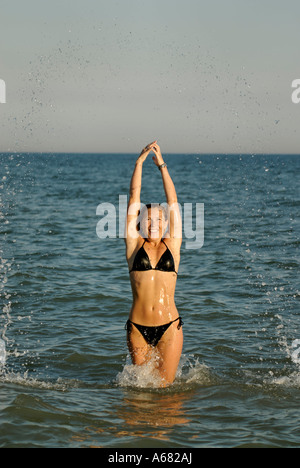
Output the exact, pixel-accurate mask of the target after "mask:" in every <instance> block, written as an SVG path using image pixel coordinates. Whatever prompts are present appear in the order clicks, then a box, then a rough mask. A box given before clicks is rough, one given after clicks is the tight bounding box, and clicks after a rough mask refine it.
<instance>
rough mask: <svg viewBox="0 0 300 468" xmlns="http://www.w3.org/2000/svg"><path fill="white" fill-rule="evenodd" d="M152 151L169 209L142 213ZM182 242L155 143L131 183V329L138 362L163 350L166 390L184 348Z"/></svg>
mask: <svg viewBox="0 0 300 468" xmlns="http://www.w3.org/2000/svg"><path fill="white" fill-rule="evenodd" d="M150 152H153V153H154V156H153V158H152V159H153V161H154V163H155V164H156V166H157V167H158V168H159V170H160V173H161V177H162V181H163V186H164V190H165V194H166V199H167V207H168V210H166V209H165V208H164V207H163V206H161V205H159V204H154V205H153V204H151V205H146V206H144V208H143V209H142V210H141V203H140V193H141V185H142V167H143V163H144V161H145V160H146V158H147V156H148V154H149V153H150ZM138 224H139V227H138ZM166 231H167V233H166ZM181 241H182V235H181V216H180V210H179V209H178V204H177V195H176V191H175V187H174V184H173V182H172V179H171V177H170V174H169V172H168V169H167V165H166V164H165V163H164V161H163V158H162V155H161V151H160V147H159V146H158V144H157V142H156V141H155V142H153V143H150V144H149V145H148V146H146V147H145V148H144V149H143V150H142V152H141V154H140V156H139V158H138V159H137V161H136V163H135V168H134V171H133V175H132V179H131V184H130V196H129V203H128V210H127V231H126V236H125V242H126V258H127V262H128V267H129V272H130V280H131V287H132V294H133V304H132V307H131V311H130V315H129V320H128V321H127V327H126V328H127V342H128V348H129V351H130V354H131V358H132V362H133V364H136V365H142V364H144V363H145V362H147V361H148V360H149V359H150V357H151V354H152V352H153V349H154V348H155V349H156V351H157V352H158V356H159V360H158V370H159V373H160V375H161V378H162V386H167V385H169V384H171V383H172V382H173V381H174V379H175V376H176V371H177V367H178V364H179V360H180V356H181V352H182V345H183V333H182V320H181V317H179V315H178V311H177V309H176V305H175V302H174V295H175V286H176V280H177V271H178V266H179V261H180V246H181Z"/></svg>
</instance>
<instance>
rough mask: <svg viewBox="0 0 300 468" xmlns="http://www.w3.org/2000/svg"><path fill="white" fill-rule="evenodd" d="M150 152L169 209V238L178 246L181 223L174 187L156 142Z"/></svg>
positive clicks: (180, 235)
mask: <svg viewBox="0 0 300 468" xmlns="http://www.w3.org/2000/svg"><path fill="white" fill-rule="evenodd" d="M152 151H153V152H154V154H155V156H153V157H152V159H153V161H154V163H155V164H156V166H157V167H158V168H159V169H160V172H161V176H162V180H163V185H164V190H165V195H166V199H167V204H168V209H169V237H170V238H171V239H173V240H176V242H177V243H178V245H179V246H180V244H181V241H182V221H181V213H180V209H179V205H178V202H177V194H176V189H175V185H174V183H173V181H172V179H171V176H170V174H169V171H168V168H167V165H166V164H165V162H164V160H163V157H162V154H161V150H160V147H159V146H158V144H157V143H156V142H154V145H153V147H152Z"/></svg>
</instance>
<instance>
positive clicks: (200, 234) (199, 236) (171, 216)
mask: <svg viewBox="0 0 300 468" xmlns="http://www.w3.org/2000/svg"><path fill="white" fill-rule="evenodd" d="M161 206H162V207H163V209H164V212H165V213H166V214H165V226H166V231H165V232H164V238H168V237H171V236H172V237H173V238H183V240H184V241H185V248H186V249H201V247H202V246H203V244H204V203H195V204H194V203H184V204H183V206H181V205H180V204H179V203H174V204H173V205H171V206H169V205H168V204H167V203H162V204H161ZM145 207H146V205H143V204H142V203H141V204H140V203H138V204H135V203H133V204H131V205H130V206H129V207H128V199H127V195H119V203H118V204H117V206H115V205H114V204H113V203H109V202H104V203H100V204H99V205H98V206H97V209H96V215H97V216H100V217H101V219H100V220H99V221H98V223H97V226H96V233H97V236H98V237H99V239H106V238H116V237H119V238H123V239H124V238H126V237H127V235H130V237H136V238H137V237H139V236H142V237H146V235H145V234H143V229H142V227H141V224H142V217H143V214H142V213H143V208H145ZM136 213H138V215H137V216H134V214H136ZM127 214H128V215H129V217H128V218H127ZM130 215H133V216H132V219H131V220H130ZM128 220H129V221H128ZM127 223H128V225H127ZM171 229H172V232H171ZM128 233H129V234H128Z"/></svg>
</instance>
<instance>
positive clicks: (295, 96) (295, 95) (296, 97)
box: [292, 79, 300, 104]
mask: <svg viewBox="0 0 300 468" xmlns="http://www.w3.org/2000/svg"><path fill="white" fill-rule="evenodd" d="M292 88H296V89H295V91H293V92H292V102H293V103H294V104H299V102H300V79H298V80H293V82H292Z"/></svg>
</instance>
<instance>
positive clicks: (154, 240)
mask: <svg viewBox="0 0 300 468" xmlns="http://www.w3.org/2000/svg"><path fill="white" fill-rule="evenodd" d="M146 241H147V242H148V243H149V244H150V245H151V246H153V247H157V246H158V245H159V244H160V243H161V242H162V238H160V239H152V238H149V237H148V239H146Z"/></svg>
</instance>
